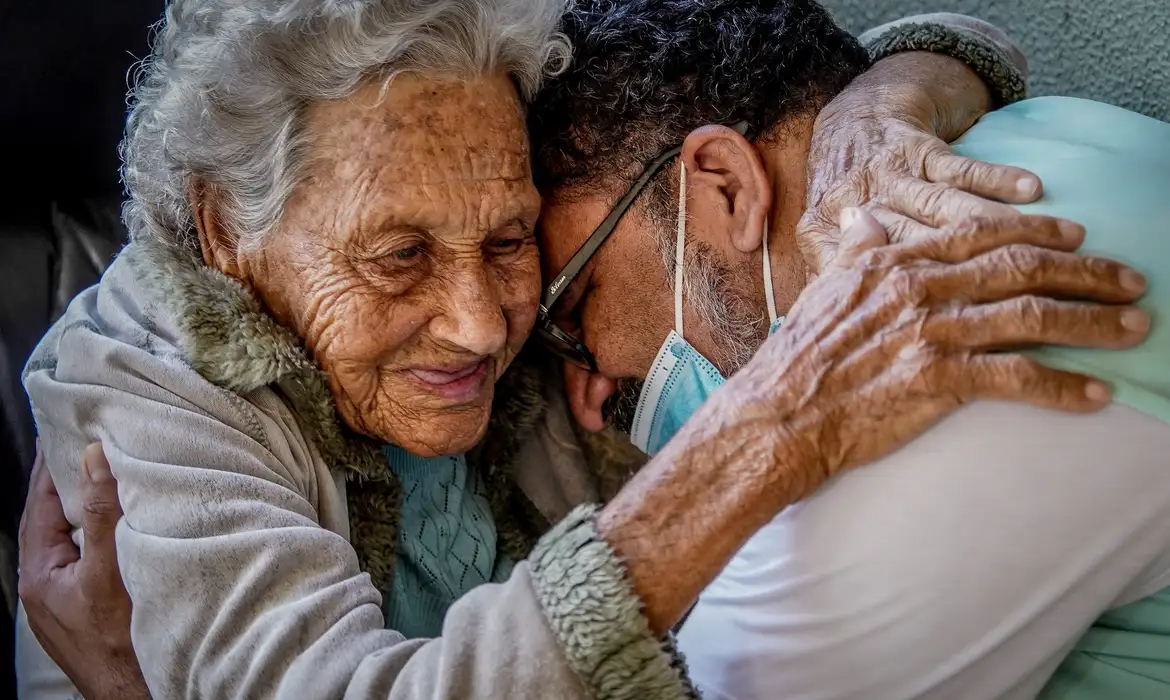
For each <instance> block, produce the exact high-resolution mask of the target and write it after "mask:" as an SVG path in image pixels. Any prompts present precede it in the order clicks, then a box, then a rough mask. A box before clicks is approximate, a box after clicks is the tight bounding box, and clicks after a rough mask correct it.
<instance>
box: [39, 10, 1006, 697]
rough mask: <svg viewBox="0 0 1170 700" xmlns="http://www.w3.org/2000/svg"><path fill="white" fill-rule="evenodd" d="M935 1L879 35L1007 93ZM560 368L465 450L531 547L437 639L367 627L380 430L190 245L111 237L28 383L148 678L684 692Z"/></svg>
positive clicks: (375, 568)
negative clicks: (605, 506)
mask: <svg viewBox="0 0 1170 700" xmlns="http://www.w3.org/2000/svg"><path fill="white" fill-rule="evenodd" d="M936 19H938V18H935V20H936ZM935 20H931V21H928V22H922V21H919V22H917V23H916V24H914V26H912V27H909V28H908V27H906V26H899V27H893V28H888V29H886V30H884V31H883V32H881V33H880V35H879V36H877V37H876V38H875V43H874V44H873V45H874V46H878V47H884V48H882V49H881V50H882V51H891V52H892V51H896V50H902V49H906V48H912V49H927V50H929V49H931V48H937V49H939V50H940V51H944V52H947V53H952V54H954V55H956V56H958V57H961V58H964V59H966V60H969V61H971V62H972V65H973V67H974V68H976V70H977V72H979V73H980V75H982V76H984V77H985V79H988V80H990V81H991V84H992V85H993V86H994V88H995V90H996V94H997V95H1000V97H1001V100H1004V101H1010V100H1011V99H1014V98H1016V97H1019V96H1020V95H1021V94H1022V91H1023V80H1022V74H1021V73H1020V71H1018V70H1016V69H1015V68H1013V66H1012V62H1011V61H1010V60H1008V53H1009V52H1010V50H1011V49H1010V47H1009V46H1008V45H1006V44H1004V43H1002V36H1001V35H998V34H996V33H995V31H994V29H993V28H988V27H987V26H986V25H979V24H971V23H970V20H967V19H966V18H958V19H956V18H954V17H949V18H942V20H943V21H942V22H938V21H935ZM916 36H917V37H919V38H918V39H917V40H915V39H914V37H916ZM914 41H917V42H918V43H914ZM907 42H910V43H907ZM997 42H1001V43H997ZM555 376H556V375H555V372H553V373H549V372H547V371H546V370H545V369H544V368H542V367H540V366H539V363H533V362H530V361H527V360H526V359H524V358H522V359H521V360H520V361H518V363H517V365H516V367H515V368H513V369H511V370H509V372H508V373H507V375H506V378H505V379H504V380H503V383H502V385H501V386H500V387H499V388H498V389H497V396H498V397H499V398H498V400H497V405H496V407H495V411H494V413H493V418H492V425H491V426H490V428H489V437H488V438H487V439H486V440H485V442H484V443H483V445H481V446H480V447H479V448H477V450H476V451H475V452H474V453H473V454H472V455H470V460H471V464H472V465H473V467H474V468H477V469H480V470H481V471H482V472H483V473H484V475H485V479H486V480H487V482H488V484H489V488H490V489H491V492H492V496H491V501H492V506H493V511H494V515H495V517H496V518H497V521H498V523H497V525H498V529H499V532H500V537H501V542H502V546H504V547H505V549H507V550H508V552H509V554H511V555H513V556H514V557H516V558H517V559H521V558H524V557H525V556H527V560H526V561H524V562H522V563H521V564H520V565H518V566H517V567H516V568H515V570H514V572H513V574H512V576H511V578H510V579H509V580H508V581H507V582H505V583H502V584H489V585H485V586H482V587H480V588H478V589H476V590H474V591H472V592H471V593H469V594H468V595H466V596H464V597H463V598H462V599H460V600H459V601H458V602H456V603H455V604H454V605H453V606H452V607H451V609H450V611H449V612H448V614H447V617H446V620H445V623H444V627H443V634H442V636H441V637H440V638H437V639H431V640H407V639H405V638H404V637H403V636H402V635H401V634H399V633H397V632H395V631H393V630H387V629H384V626H383V623H384V618H383V613H382V609H381V604H382V596H381V593H380V592H379V591H381V590H387V589H388V583H389V581H390V579H391V577H392V576H393V563H394V541H395V532H396V527H397V519H398V509H397V502H398V487H397V484H396V483H395V481H394V479H393V477H392V475H390V473H389V471H388V470H387V468H386V467H385V464H384V462H383V460H382V458H381V456H380V454H379V452H378V450H377V445H375V444H374V443H373V442H371V441H369V440H366V439H364V438H361V437H359V436H356V435H354V434H353V433H351V432H350V431H348V430H347V429H346V427H345V426H344V425H342V424H341V422H340V419H339V418H338V416H337V413H336V411H335V409H334V406H333V403H332V400H331V398H330V396H329V392H328V386H327V382H326V380H325V378H324V376H323V375H322V373H321V372H320V370H319V369H318V368H317V367H316V366H315V365H314V364H313V363H312V362H311V360H310V359H309V358H308V357H307V355H306V354H305V353H304V351H303V350H302V349H301V346H300V345H299V343H298V342H297V340H296V338H294V337H293V336H292V335H291V334H290V333H289V332H288V331H287V330H285V329H284V328H281V327H280V326H279V325H277V324H276V323H275V322H274V321H273V320H272V319H271V318H270V317H269V316H267V315H265V314H264V313H263V311H262V310H261V308H260V306H259V304H258V303H257V302H256V300H255V299H254V298H253V297H252V295H251V294H250V293H249V292H248V291H247V290H246V289H244V288H243V287H241V286H240V285H238V284H237V283H235V282H234V281H232V280H230V279H229V278H227V277H225V276H223V275H221V274H219V273H218V272H216V271H214V270H211V269H209V268H206V267H204V266H203V265H202V263H201V262H200V261H198V260H197V258H196V256H194V255H192V254H190V253H188V252H186V251H172V250H169V249H166V248H163V247H161V246H159V244H157V243H151V242H150V241H136V242H135V243H134V244H132V245H131V246H129V247H128V248H127V249H126V250H125V251H123V253H122V254H121V255H120V256H119V258H118V259H117V260H116V261H115V262H114V264H113V265H112V266H111V268H110V270H109V271H108V272H107V274H106V275H105V277H104V278H103V279H102V281H101V283H100V284H99V285H97V286H96V287H94V288H92V289H90V290H88V291H86V292H85V293H83V294H82V295H81V296H80V297H78V298H77V299H76V300H75V301H74V302H73V304H72V305H71V306H70V307H69V310H68V311H67V313H66V314H65V316H64V317H63V318H62V319H61V320H60V321H59V322H58V323H57V324H56V325H55V326H54V327H53V328H52V329H51V330H50V332H49V333H48V335H47V336H46V337H45V338H44V340H43V341H42V342H41V344H40V345H39V347H38V348H37V350H36V352H35V354H34V356H33V358H32V359H31V360H30V362H29V364H28V367H27V368H26V370H25V386H26V389H27V391H28V394H29V397H30V398H31V400H32V404H33V409H34V415H35V417H36V421H37V425H38V429H39V431H40V439H41V446H42V449H43V450H44V452H45V458H46V464H48V465H49V467H50V469H51V471H52V473H53V477H54V481H55V482H56V483H57V485H58V487H59V490H60V493H61V497H62V500H63V502H64V504H65V509H66V514H67V516H68V517H69V519H70V521H71V522H73V523H78V522H80V513H79V494H78V493H77V490H76V487H75V484H76V481H77V470H78V469H79V468H80V464H81V454H82V451H83V450H84V448H85V446H86V445H87V444H88V443H91V442H94V441H98V440H100V441H101V442H102V443H103V444H104V446H105V449H106V455H107V457H108V459H109V461H110V465H111V468H112V470H113V473H114V476H115V477H116V478H117V479H118V485H119V496H120V498H121V501H122V505H123V508H124V511H125V518H124V519H123V520H122V522H121V523H120V524H119V526H118V532H117V539H118V550H119V565H120V568H121V571H122V576H123V579H124V581H125V583H126V588H127V590H128V591H129V593H130V596H131V599H132V600H133V602H134V619H133V623H132V634H133V640H134V646H135V650H136V652H137V654H138V657H139V661H140V663H141V665H142V669H143V672H144V675H145V677H146V680H147V683H148V684H149V686H150V690H151V693H152V695H153V696H154V697H156V698H168V699H171V698H175V699H177V698H191V699H194V698H282V699H283V698H289V699H291V698H297V699H300V698H347V699H352V700H359V699H362V700H364V699H366V698H400V699H402V700H407V699H410V700H421V699H422V698H433V699H436V700H438V699H440V698H446V699H450V700H455V699H461V700H462V699H467V700H477V699H482V700H489V699H491V700H495V699H503V698H517V697H546V698H565V699H570V698H580V699H582V700H586V699H590V698H593V699H597V700H603V699H604V700H625V699H627V698H628V699H630V700H635V699H636V700H675V699H678V698H691V697H696V692H695V690H694V689H693V687H692V686H691V684H690V682H689V680H688V679H687V676H686V672H685V667H684V665H683V662H682V660H681V658H680V657H679V656H678V655H677V654H676V653H675V651H674V649H673V646H672V642H671V641H670V640H661V639H658V638H655V637H654V636H653V635H651V633H650V629H649V626H648V624H647V622H646V620H645V618H644V616H643V615H642V613H641V609H640V603H639V601H638V599H637V597H636V595H635V594H634V592H633V590H632V589H631V587H630V585H629V583H628V581H627V579H626V577H625V573H624V568H623V565H622V563H621V562H620V561H619V560H618V559H617V558H616V557H615V555H614V553H613V551H612V550H611V549H610V547H609V546H608V545H607V544H606V543H605V541H604V540H602V539H601V538H600V537H599V536H598V534H597V531H596V529H595V527H594V525H593V519H592V514H593V512H594V507H593V506H589V505H582V504H588V503H592V502H597V501H599V500H603V499H604V497H605V496H606V495H608V493H609V492H612V490H613V488H614V487H616V486H617V485H620V483H621V481H622V480H623V479H624V478H625V476H627V475H628V473H629V471H630V469H632V468H633V466H634V465H636V458H634V459H631V458H630V452H629V451H628V450H625V451H623V448H621V447H619V446H617V445H616V444H615V443H606V442H597V441H593V442H587V443H585V444H582V441H581V439H580V436H579V435H578V434H577V433H576V432H575V430H574V428H573V427H572V426H571V424H570V421H569V419H568V416H567V412H566V410H565V407H564V404H563V399H562V398H561V396H560V386H559V383H558V382H557V381H556V379H555ZM590 457H592V459H590ZM598 465H601V468H599V466H598ZM558 521H559V524H558V525H557V526H556V527H553V528H552V529H551V530H549V529H548V524H549V523H553V522H558ZM546 531H547V532H546ZM542 532H544V534H543V537H541V538H540V540H539V542H536V537H537V536H538V535H539V534H540V533H542ZM534 542H536V544H535V548H533V543H534ZM18 637H19V639H18V647H19V651H18V667H19V676H20V687H21V694H22V697H24V698H30V699H34V698H35V699H39V698H69V697H71V693H72V692H74V691H72V689H71V687H70V686H69V684H68V682H67V681H66V680H65V679H64V678H63V675H62V674H61V673H60V671H59V669H57V668H56V667H55V666H54V665H53V664H52V662H51V661H50V660H49V659H48V658H47V657H46V656H45V655H44V654H43V652H42V651H41V650H40V648H39V647H38V646H37V645H36V642H35V640H34V639H33V638H32V636H31V634H30V633H29V631H28V627H27V622H25V621H24V620H21V624H20V630H19V633H18Z"/></svg>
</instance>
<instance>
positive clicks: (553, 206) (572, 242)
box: [537, 195, 609, 279]
mask: <svg viewBox="0 0 1170 700" xmlns="http://www.w3.org/2000/svg"><path fill="white" fill-rule="evenodd" d="M608 214H609V203H608V202H606V201H605V200H604V199H600V198H594V197H590V198H587V199H584V198H573V199H566V198H558V197H556V196H555V195H554V196H551V197H546V198H545V200H544V203H543V206H542V208H541V212H540V224H539V226H538V229H537V232H538V235H539V243H540V257H541V262H542V265H543V269H544V274H545V278H546V279H547V278H551V277H552V276H553V275H555V274H556V273H557V272H560V270H561V269H562V268H563V267H564V266H565V265H566V264H567V263H568V262H569V259H570V258H572V257H573V253H576V252H577V249H578V248H580V247H581V245H582V244H583V243H584V242H585V241H586V240H587V239H588V238H589V235H590V234H591V233H593V230H594V229H595V228H597V225H598V224H600V223H601V222H602V221H603V220H604V219H605V217H606V215H608Z"/></svg>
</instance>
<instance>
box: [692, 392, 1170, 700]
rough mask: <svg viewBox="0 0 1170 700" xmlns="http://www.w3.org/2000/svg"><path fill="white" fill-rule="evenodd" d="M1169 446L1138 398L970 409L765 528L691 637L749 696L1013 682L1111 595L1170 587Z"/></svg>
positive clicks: (1005, 687)
mask: <svg viewBox="0 0 1170 700" xmlns="http://www.w3.org/2000/svg"><path fill="white" fill-rule="evenodd" d="M1168 451H1170V425H1168V424H1166V423H1164V422H1162V421H1159V420H1157V419H1154V418H1151V417H1149V416H1146V415H1143V414H1142V413H1139V412H1137V411H1135V410H1133V409H1131V408H1129V407H1127V406H1124V405H1119V404H1114V405H1112V406H1110V407H1108V408H1106V409H1105V410H1103V411H1101V412H1100V413H1097V414H1092V415H1070V414H1061V413H1055V412H1049V411H1045V410H1042V409H1039V408H1034V407H1031V406H1026V405H1017V404H1005V403H993V402H976V403H974V404H971V405H969V406H965V407H964V408H962V409H961V410H959V411H957V412H956V413H955V414H953V415H951V416H950V417H948V418H946V419H945V420H943V421H941V422H940V423H939V424H938V425H937V426H935V427H934V428H932V429H931V430H929V431H927V432H926V433H925V434H924V435H922V436H921V437H919V438H918V439H917V440H915V441H913V442H911V443H909V444H908V445H906V446H905V447H903V448H901V449H899V450H898V451H896V452H894V453H893V454H891V455H889V456H887V457H886V458H884V459H883V460H881V461H880V462H878V463H876V464H873V465H870V466H866V467H862V468H859V469H857V470H855V471H851V472H849V473H847V474H845V475H843V476H842V477H841V478H840V479H837V480H835V481H834V482H832V483H830V484H827V485H826V486H825V487H824V488H823V489H822V490H821V491H819V492H818V493H817V494H815V495H813V496H812V497H811V498H809V499H808V500H806V501H805V502H802V503H799V504H797V505H794V506H792V507H790V508H789V509H787V510H786V511H785V512H784V513H782V514H781V515H780V516H779V517H777V518H776V519H775V520H774V521H773V522H772V523H770V524H769V525H768V526H766V527H765V528H764V529H763V530H761V531H760V532H759V533H758V534H757V535H756V536H755V537H753V539H752V540H750V541H749V542H748V544H747V545H746V546H745V547H744V548H743V549H742V550H741V551H740V552H739V554H737V556H736V558H735V559H734V560H733V561H732V562H731V563H730V564H729V565H728V567H727V568H726V569H725V570H724V572H723V574H721V575H720V576H719V577H718V578H717V579H716V581H715V582H713V583H712V584H711V586H709V587H708V589H707V590H706V591H705V592H704V594H703V598H702V599H701V600H700V603H699V605H698V606H697V607H696V609H695V611H694V612H693V613H692V616H691V618H690V620H689V621H688V623H687V627H684V629H683V631H682V634H681V636H680V644H681V646H682V650H683V652H684V653H686V654H687V655H688V659H694V660H695V661H694V662H693V663H692V672H693V673H694V674H695V677H696V680H697V681H698V682H699V683H700V685H703V684H705V683H707V682H712V683H715V684H716V686H717V688H716V689H717V690H720V691H722V692H726V693H727V694H728V695H731V696H736V697H751V696H752V693H751V691H750V689H751V687H752V686H755V687H768V688H769V689H772V688H773V686H774V687H775V689H776V691H777V694H785V695H801V694H803V693H813V692H821V693H826V694H829V695H835V696H841V697H845V696H854V695H857V696H860V695H865V696H884V697H920V696H927V697H1002V696H1005V695H1009V696H1012V697H1015V695H1010V693H1011V692H1013V691H1018V690H1019V689H1020V687H1021V684H1026V683H1027V682H1030V681H1025V680H1023V679H1025V678H1029V679H1031V678H1032V675H1030V674H1033V673H1034V672H1036V673H1039V676H1038V677H1039V678H1040V682H1041V683H1042V682H1043V678H1044V677H1047V676H1046V673H1043V672H1042V671H1044V670H1045V669H1046V670H1047V673H1050V672H1051V668H1050V667H1046V666H1045V664H1047V663H1049V661H1050V660H1051V659H1052V658H1057V659H1058V658H1059V654H1060V653H1061V651H1060V650H1061V649H1063V648H1066V647H1067V645H1069V644H1071V643H1072V642H1073V641H1074V640H1075V639H1076V638H1077V636H1079V635H1080V634H1081V633H1082V632H1083V630H1084V629H1085V627H1087V626H1088V625H1089V624H1091V623H1092V622H1093V620H1094V619H1096V617H1097V616H1098V615H1100V614H1101V613H1102V612H1104V611H1105V610H1108V609H1111V608H1113V607H1116V606H1118V605H1121V604H1125V603H1128V602H1130V601H1132V600H1134V599H1137V598H1140V597H1142V596H1145V595H1149V594H1151V593H1152V592H1154V591H1157V590H1159V589H1160V588H1163V587H1165V586H1166V585H1168V584H1170V538H1167V536H1166V533H1167V532H1170V492H1167V491H1166V490H1165V489H1157V488H1151V484H1156V483H1161V482H1163V481H1164V480H1165V455H1166V454H1167V453H1168ZM688 628H689V629H688ZM724 639H739V640H741V641H740V642H739V643H737V644H736V645H735V649H736V650H737V651H736V653H735V654H732V653H731V650H730V648H729V647H727V645H726V644H725V643H723V642H721V641H720V640H724ZM725 647H727V648H725ZM745 648H748V649H750V650H751V651H748V652H745V651H744V649H745ZM824 659H829V660H831V662H830V663H826V662H825V661H824ZM733 664H734V668H735V669H736V671H735V677H734V678H732V676H731V675H730V671H729V669H731V668H732V667H733ZM1038 689H1039V687H1038V686H1037V687H1036V688H1033V689H1032V696H1034V694H1035V691H1036V690H1038ZM1020 696H1023V694H1022V693H1021V695H1020Z"/></svg>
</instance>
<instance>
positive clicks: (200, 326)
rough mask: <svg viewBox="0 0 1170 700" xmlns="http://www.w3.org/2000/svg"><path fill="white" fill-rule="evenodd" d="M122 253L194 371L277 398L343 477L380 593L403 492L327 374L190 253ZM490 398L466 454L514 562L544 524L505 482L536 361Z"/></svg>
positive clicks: (531, 418) (138, 245) (528, 418)
mask: <svg viewBox="0 0 1170 700" xmlns="http://www.w3.org/2000/svg"><path fill="white" fill-rule="evenodd" d="M123 255H125V256H129V262H130V263H131V265H132V266H133V267H134V269H135V271H136V273H137V274H138V275H139V277H140V279H142V280H143V287H144V288H145V289H146V290H148V293H149V294H151V295H152V296H153V301H155V302H156V303H158V304H160V305H161V306H162V307H163V309H164V310H165V312H166V313H167V314H168V315H169V316H170V318H171V320H172V321H173V323H174V324H175V327H176V329H177V333H178V336H179V337H178V345H179V347H180V349H181V350H182V351H183V352H184V354H185V355H186V359H187V361H188V362H189V363H190V364H191V366H192V367H193V368H194V369H195V370H196V371H197V372H199V374H201V375H202V376H203V377H204V378H206V379H207V380H208V381H210V382H212V383H214V384H217V385H219V386H221V387H224V388H225V389H228V390H230V391H232V392H235V393H237V394H246V393H249V392H251V391H254V390H256V389H259V388H261V387H264V386H268V387H271V388H273V389H274V390H275V391H277V392H279V393H280V394H281V395H282V396H283V397H284V398H285V400H286V401H287V402H288V404H289V406H290V408H291V409H292V411H293V413H294V414H295V416H296V419H297V422H298V424H299V425H300V428H301V430H302V432H303V433H304V434H305V436H306V438H308V439H310V440H311V441H312V442H313V443H314V445H315V446H316V447H317V449H318V451H319V452H320V454H321V457H322V458H323V459H324V460H325V462H326V464H327V465H328V466H329V468H330V469H331V470H334V471H337V472H341V473H343V474H344V475H345V477H346V481H347V487H346V491H347V500H348V506H349V520H350V539H351V542H352V544H353V546H354V549H355V550H356V551H357V553H358V559H359V561H360V562H361V565H362V568H363V569H364V570H365V571H367V572H368V573H369V574H370V575H371V577H372V578H373V579H374V583H375V585H377V586H378V588H379V589H380V590H382V591H386V590H388V589H389V584H390V582H391V581H392V579H393V572H394V562H395V553H396V536H397V531H398V521H399V503H400V499H401V487H400V485H399V483H398V480H397V478H396V477H395V476H394V475H393V474H392V473H391V472H390V469H389V466H388V465H387V464H386V460H385V458H384V457H383V456H382V454H381V451H380V445H379V444H378V443H377V442H376V441H374V440H371V439H369V438H367V437H364V436H361V435H358V434H356V433H354V432H353V431H352V430H350V429H349V428H348V427H347V426H346V425H345V424H344V423H343V422H342V420H341V417H340V416H339V414H338V412H337V409H336V406H335V404H334V401H333V396H332V394H331V392H330V390H329V383H328V380H327V379H326V377H325V374H324V373H323V372H322V371H321V369H320V368H319V367H318V366H317V365H316V363H315V362H314V361H313V360H312V359H311V358H310V357H309V355H308V353H307V352H306V351H305V349H304V347H303V346H302V345H301V343H300V341H299V340H298V339H297V337H296V336H295V335H294V334H293V333H292V332H291V331H289V330H288V329H286V328H284V327H283V326H281V325H280V324H278V323H277V322H276V321H275V319H273V318H272V317H271V316H269V315H268V314H267V313H265V311H264V310H263V308H262V307H261V305H260V303H259V301H258V300H257V299H256V297H255V296H254V295H253V294H252V292H251V291H250V290H248V289H247V288H245V287H244V286H243V285H242V284H240V283H239V282H237V281H236V280H233V279H231V278H229V277H228V276H226V275H224V274H222V273H220V272H219V271H217V270H214V269H212V268H209V267H207V266H206V265H204V264H203V262H202V260H200V259H199V258H198V257H197V255H196V254H195V253H194V251H189V250H176V249H173V248H170V247H168V246H165V245H163V244H161V243H158V242H155V241H151V240H148V239H140V240H137V241H135V242H134V243H133V244H131V245H130V246H129V247H128V248H127V249H126V250H125V251H124V252H123ZM495 395H496V400H495V405H494V406H493V412H492V418H491V423H490V424H489V427H488V433H487V437H485V438H484V440H483V442H482V443H481V444H480V445H479V446H478V447H477V448H476V449H475V450H473V451H472V453H471V454H469V455H468V458H469V463H470V464H471V465H472V466H473V468H476V469H479V470H481V474H482V475H483V478H484V479H485V482H486V485H487V489H488V495H489V500H490V502H491V504H492V510H493V516H494V517H495V518H496V527H497V531H498V532H499V537H500V541H501V543H502V544H503V546H504V549H505V551H506V552H507V553H508V554H509V555H510V556H512V557H513V558H514V559H515V560H519V559H521V558H523V557H525V556H526V555H527V553H528V551H529V550H530V549H531V547H532V545H533V544H534V543H535V540H536V538H537V537H538V536H539V535H540V534H541V533H542V532H543V530H544V529H546V528H547V527H548V523H546V522H544V521H543V519H542V518H540V517H539V515H538V514H537V513H536V510H535V508H533V507H532V505H531V503H530V502H528V499H527V498H526V497H524V495H523V494H521V493H520V491H519V489H518V488H517V487H516V486H515V482H514V481H513V479H512V478H511V475H512V469H511V463H512V461H513V460H514V459H515V456H516V454H517V452H518V451H519V449H520V446H521V445H522V444H523V442H524V441H525V440H527V439H528V438H529V436H530V435H531V434H532V431H533V429H534V427H535V425H536V424H537V423H538V421H540V419H541V417H542V416H543V414H544V411H545V408H546V403H545V399H544V393H543V391H542V381H541V367H540V362H539V361H538V360H534V358H532V357H531V356H529V355H528V354H525V353H521V357H519V358H517V360H516V362H514V363H513V365H512V366H511V367H510V368H509V369H508V371H507V372H506V373H505V374H504V376H503V377H502V378H501V380H500V382H499V384H498V385H497V387H496V392H495Z"/></svg>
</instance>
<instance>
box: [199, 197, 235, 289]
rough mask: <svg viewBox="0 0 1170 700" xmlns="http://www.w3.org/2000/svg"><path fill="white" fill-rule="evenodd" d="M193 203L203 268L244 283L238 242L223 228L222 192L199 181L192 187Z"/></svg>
mask: <svg viewBox="0 0 1170 700" xmlns="http://www.w3.org/2000/svg"><path fill="white" fill-rule="evenodd" d="M190 202H191V218H192V219H193V220H194V223H195V230H196V232H198V234H199V248H200V250H202V251H203V264H205V265H207V266H208V267H212V268H215V269H217V270H219V271H220V272H222V273H224V274H225V275H228V276H229V277H234V278H236V279H242V278H243V275H242V271H241V270H240V266H239V261H238V259H237V256H236V241H235V238H234V237H233V236H232V235H231V234H230V233H229V232H228V230H227V228H226V227H225V226H223V224H222V223H221V219H220V216H219V192H218V190H217V189H216V187H215V186H214V185H211V184H209V183H207V182H206V181H204V180H202V179H196V180H195V181H194V182H193V183H192V184H191V193H190Z"/></svg>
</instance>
